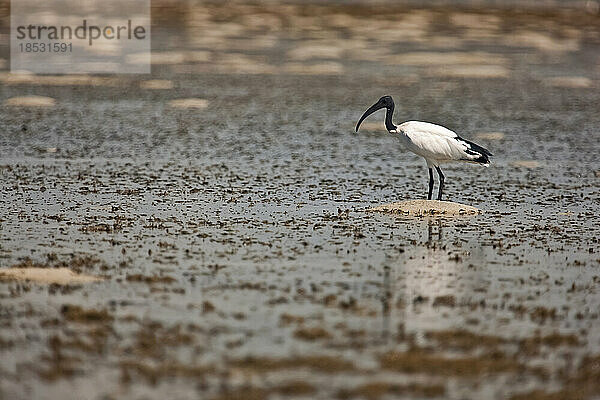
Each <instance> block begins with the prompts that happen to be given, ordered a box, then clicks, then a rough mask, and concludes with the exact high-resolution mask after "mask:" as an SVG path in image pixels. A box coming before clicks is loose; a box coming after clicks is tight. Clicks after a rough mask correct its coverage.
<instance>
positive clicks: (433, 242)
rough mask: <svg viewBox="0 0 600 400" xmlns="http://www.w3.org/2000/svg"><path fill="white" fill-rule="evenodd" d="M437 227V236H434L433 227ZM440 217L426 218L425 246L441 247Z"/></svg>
mask: <svg viewBox="0 0 600 400" xmlns="http://www.w3.org/2000/svg"><path fill="white" fill-rule="evenodd" d="M434 227H437V235H435V236H437V238H434V233H435V229H434ZM442 238H443V235H442V219H441V218H435V219H433V218H431V219H428V220H427V248H433V249H437V248H441V247H442Z"/></svg>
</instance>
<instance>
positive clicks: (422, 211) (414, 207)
mask: <svg viewBox="0 0 600 400" xmlns="http://www.w3.org/2000/svg"><path fill="white" fill-rule="evenodd" d="M368 211H377V212H384V213H390V214H400V215H411V216H423V215H475V214H480V213H481V210H479V209H477V208H475V207H472V206H468V205H466V204H460V203H454V202H451V201H438V200H406V201H399V202H396V203H390V204H383V205H380V206H377V207H374V208H370V209H369V210H368Z"/></svg>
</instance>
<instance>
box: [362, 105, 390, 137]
mask: <svg viewBox="0 0 600 400" xmlns="http://www.w3.org/2000/svg"><path fill="white" fill-rule="evenodd" d="M382 108H385V106H384V105H382V104H379V102H377V103H375V104H373V105H372V106H371V107H369V109H368V110H367V111H365V113H364V114H363V115H362V117H360V119H359V120H358V123H357V124H356V132H358V128H359V127H360V124H361V122H363V120H364V119H365V118H367V117H368V116H369V115H371V114H373V113H374V112H375V111H377V110H381V109H382Z"/></svg>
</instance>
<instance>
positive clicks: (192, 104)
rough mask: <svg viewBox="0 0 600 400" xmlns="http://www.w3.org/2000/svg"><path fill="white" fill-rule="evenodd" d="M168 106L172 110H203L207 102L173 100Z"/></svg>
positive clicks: (203, 100) (191, 99)
mask: <svg viewBox="0 0 600 400" xmlns="http://www.w3.org/2000/svg"><path fill="white" fill-rule="evenodd" d="M168 104H169V106H171V107H173V108H196V109H203V108H206V107H208V100H205V99H197V98H189V99H175V100H171V101H169V103H168Z"/></svg>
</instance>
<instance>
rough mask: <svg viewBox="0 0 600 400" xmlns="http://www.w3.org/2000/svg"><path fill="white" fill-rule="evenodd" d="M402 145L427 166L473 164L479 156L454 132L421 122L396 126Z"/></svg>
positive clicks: (408, 122)
mask: <svg viewBox="0 0 600 400" xmlns="http://www.w3.org/2000/svg"><path fill="white" fill-rule="evenodd" d="M390 133H392V134H393V133H397V134H398V137H399V138H400V141H401V142H402V144H403V145H404V146H405V147H406V148H407V149H408V150H410V151H412V152H413V153H415V154H417V155H419V156H421V157H423V158H424V159H425V161H427V165H428V166H429V167H431V166H438V165H440V164H442V163H447V162H452V161H464V162H475V161H474V160H476V159H477V158H479V157H480V154H478V153H475V152H473V151H469V150H471V145H470V144H469V143H468V142H466V141H464V140H463V139H461V138H460V137H459V136H458V135H457V134H456V133H455V132H453V131H451V130H450V129H448V128H445V127H443V126H441V125H436V124H432V123H429V122H421V121H407V122H404V123H402V124H400V125H398V127H397V129H396V132H394V131H390Z"/></svg>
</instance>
